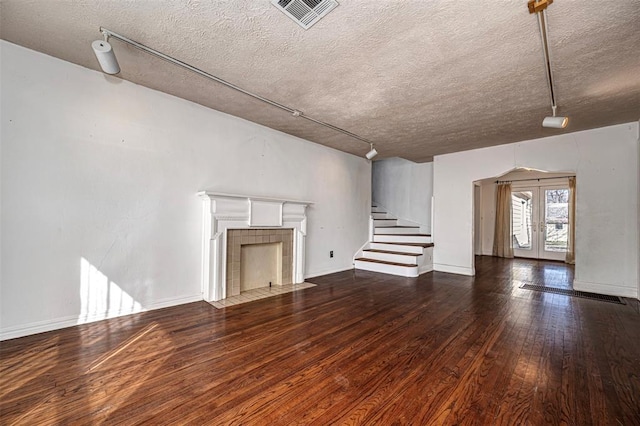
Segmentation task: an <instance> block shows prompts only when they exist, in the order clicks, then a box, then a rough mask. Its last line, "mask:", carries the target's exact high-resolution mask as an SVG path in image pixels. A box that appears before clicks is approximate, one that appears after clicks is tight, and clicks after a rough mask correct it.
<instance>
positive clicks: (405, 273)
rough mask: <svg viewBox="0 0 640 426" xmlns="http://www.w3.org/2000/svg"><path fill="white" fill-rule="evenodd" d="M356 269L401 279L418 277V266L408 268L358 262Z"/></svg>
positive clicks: (356, 262)
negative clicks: (397, 276)
mask: <svg viewBox="0 0 640 426" xmlns="http://www.w3.org/2000/svg"><path fill="white" fill-rule="evenodd" d="M355 268H356V269H362V270H365V271H373V272H382V273H384V274H391V275H399V276H401V277H417V276H418V267H417V266H411V267H408V266H396V265H385V264H382V263H372V262H362V261H359V260H356V261H355Z"/></svg>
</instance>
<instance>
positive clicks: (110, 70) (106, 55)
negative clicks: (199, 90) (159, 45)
mask: <svg viewBox="0 0 640 426" xmlns="http://www.w3.org/2000/svg"><path fill="white" fill-rule="evenodd" d="M100 32H101V33H102V35H103V37H104V40H96V41H94V42H93V43H91V47H92V48H93V51H94V53H95V55H96V58H98V62H99V63H100V68H102V71H104V72H105V73H107V74H118V73H119V72H120V66H119V65H118V60H117V59H116V55H115V54H114V53H113V49H112V48H111V45H110V44H109V41H108V40H109V37H112V38H115V39H117V40H120V41H121V42H123V43H127V44H129V45H131V46H133V47H135V48H136V49H140V50H142V51H143V52H146V53H148V54H150V55H153V56H155V57H157V58H160V59H163V60H165V61H167V62H170V63H172V64H174V65H178V66H179V67H182V68H184V69H187V70H189V71H191V72H194V73H196V74H198V75H200V76H202V77H205V78H208V79H209V80H213V81H215V82H216V83H220V84H222V85H224V86H226V87H228V88H230V89H233V90H236V91H238V92H240V93H244V94H245V95H247V96H251V97H252V98H254V99H257V100H259V101H262V102H264V103H266V104H269V105H271V106H274V107H276V108H280V109H281V110H284V111H287V112H288V113H290V114H291V115H293V116H294V117H297V118H303V119H305V120H308V121H312V122H314V123H316V124H319V125H321V126H324V127H327V128H329V129H332V130H335V131H336V132H340V133H342V134H344V135H347V136H349V137H351V138H353V139H356V140H359V141H360V142H363V143H366V144H368V145H370V146H371V150H370V151H369V152H368V153H367V154H366V157H367V158H368V159H369V160H371V159H372V158H373V157H375V156H376V155H378V151H376V150H375V149H374V148H373V143H372V142H371V141H370V140H368V139H365V138H363V137H362V136H359V135H356V134H355V133H352V132H350V131H348V130H345V129H343V128H341V127H338V126H334V125H333V124H329V123H327V122H324V121H322V120H317V119H315V118H313V117H310V116H308V115H306V114H304V113H303V112H302V111H299V110H297V109H295V108H291V107H289V106H286V105H283V104H281V103H279V102H276V101H272V100H271V99H268V98H265V97H264V96H260V95H257V94H255V93H252V92H250V91H248V90H246V89H243V88H242V87H239V86H236V85H235V84H233V83H229V82H228V81H225V80H223V79H221V78H220V77H216V76H215V75H213V74H209V73H208V72H206V71H202V70H201V69H198V68H196V67H194V66H193V65H189V64H187V63H186V62H182V61H181V60H179V59H176V58H174V57H171V56H169V55H166V54H164V53H162V52H159V51H157V50H155V49H152V48H150V47H148V46H145V45H144V44H142V43H138V42H137V41H134V40H131V39H130V38H128V37H125V36H123V35H120V34H118V33H114V32H113V31H111V30H108V29H106V28H103V27H100Z"/></svg>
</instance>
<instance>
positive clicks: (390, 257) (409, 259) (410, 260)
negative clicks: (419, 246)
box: [362, 251, 419, 265]
mask: <svg viewBox="0 0 640 426" xmlns="http://www.w3.org/2000/svg"><path fill="white" fill-rule="evenodd" d="M362 257H366V258H367V259H375V260H384V261H385V262H395V263H406V264H409V265H417V264H418V257H419V256H408V255H402V254H390V253H376V252H372V251H364V252H363V253H362Z"/></svg>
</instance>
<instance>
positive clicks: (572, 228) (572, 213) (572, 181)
mask: <svg viewBox="0 0 640 426" xmlns="http://www.w3.org/2000/svg"><path fill="white" fill-rule="evenodd" d="M564 261H565V262H566V263H571V264H574V263H576V178H575V176H572V177H570V178H569V231H568V234H567V256H566V257H565V260H564Z"/></svg>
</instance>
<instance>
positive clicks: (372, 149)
mask: <svg viewBox="0 0 640 426" xmlns="http://www.w3.org/2000/svg"><path fill="white" fill-rule="evenodd" d="M376 155H378V151H376V149H375V148H374V147H373V144H371V151H369V152H367V155H366V157H367V160H371V159H372V158H373V157H375V156H376Z"/></svg>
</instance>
